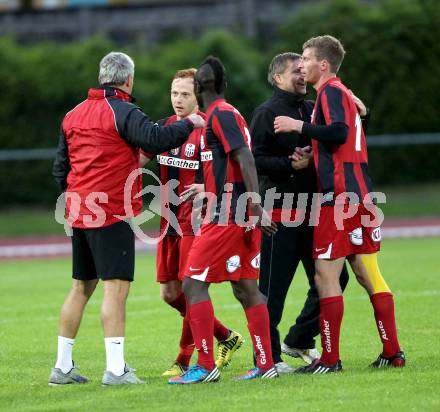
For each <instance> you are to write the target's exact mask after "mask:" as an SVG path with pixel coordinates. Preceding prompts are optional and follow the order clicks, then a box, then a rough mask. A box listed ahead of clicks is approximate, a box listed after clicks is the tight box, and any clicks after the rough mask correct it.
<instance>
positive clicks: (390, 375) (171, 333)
mask: <svg viewBox="0 0 440 412" xmlns="http://www.w3.org/2000/svg"><path fill="white" fill-rule="evenodd" d="M439 250H440V239H438V238H437V239H418V240H393V241H391V240H388V241H385V242H384V243H383V248H382V253H381V258H380V263H381V268H382V272H383V274H384V276H385V278H386V279H387V281H388V283H389V285H390V287H391V288H392V290H393V292H394V294H395V301H396V314H397V321H398V328H399V335H400V340H401V343H402V346H403V348H404V350H405V351H406V354H407V358H408V363H407V368H405V369H402V370H380V371H371V370H369V369H368V368H367V365H368V364H369V363H370V362H371V361H373V360H374V359H375V358H376V356H377V355H378V354H379V352H380V343H379V338H378V336H377V331H376V328H375V325H374V322H373V315H372V309H371V306H370V304H369V300H368V297H367V296H366V294H365V293H364V292H363V290H362V289H361V287H360V286H359V285H358V284H357V283H356V281H355V280H354V278H353V277H351V280H350V283H349V286H348V289H347V291H346V294H345V308H346V311H345V317H344V322H343V327H342V336H341V356H342V360H343V364H344V368H345V370H344V372H343V373H341V374H338V375H324V376H316V377H311V376H295V375H293V376H292V375H291V376H284V377H282V378H280V379H277V380H272V381H252V382H234V381H233V377H234V376H236V375H238V374H240V373H243V372H245V370H247V368H249V367H250V366H251V359H252V358H251V345H250V343H249V336H248V333H247V330H246V322H245V317H244V314H243V312H242V310H241V308H240V307H239V305H238V304H237V302H236V301H235V300H234V298H233V296H232V293H231V291H230V286H229V285H228V284H223V285H218V286H217V285H214V286H212V288H211V294H212V298H213V301H214V306H215V310H216V315H217V316H218V317H219V318H220V319H221V320H222V321H223V322H224V323H225V324H226V325H228V326H230V327H231V328H234V329H236V330H239V331H241V332H243V334H244V335H245V337H246V343H245V344H244V345H243V347H242V349H240V351H238V352H237V353H236V356H235V357H234V359H233V362H232V365H231V366H230V367H229V368H227V369H226V370H224V371H223V373H222V378H221V381H220V382H219V383H217V384H202V385H193V386H189V387H188V386H186V387H175V386H170V385H167V383H166V379H164V378H163V377H161V376H160V374H161V372H162V371H164V370H165V369H166V368H167V367H168V366H169V365H170V364H171V362H172V361H173V359H174V357H175V356H176V354H177V349H178V338H179V331H180V329H179V328H180V325H181V319H180V317H179V316H178V314H177V312H175V311H174V310H172V309H171V308H169V307H168V306H166V305H165V304H164V303H162V302H161V301H160V299H159V287H158V285H157V284H156V282H155V269H154V257H153V256H145V255H140V256H138V258H137V263H136V264H137V267H136V280H135V282H134V283H133V286H132V290H131V294H130V296H129V301H128V319H127V339H126V359H127V361H128V362H129V363H130V364H131V365H132V366H133V367H135V368H137V370H138V374H139V376H141V377H144V378H146V380H147V384H146V385H142V386H137V387H116V388H115V387H102V386H101V384H100V380H101V377H102V373H103V371H104V368H105V354H104V343H103V337H102V331H101V325H100V320H99V307H100V301H101V296H102V294H101V292H102V291H101V288H100V287H99V286H98V288H97V291H96V295H95V296H93V297H92V299H91V301H90V303H89V306H88V308H87V310H86V313H85V317H84V319H83V324H82V326H81V329H80V333H79V335H78V337H77V341H76V344H75V349H74V359H75V361H76V363H77V365H79V367H80V368H81V371H82V372H83V373H84V374H85V375H86V376H88V377H89V378H90V379H91V383H90V384H88V385H84V386H79V385H78V386H76V385H75V386H72V385H69V386H66V387H48V385H47V378H48V375H49V371H50V368H51V367H53V365H54V362H55V358H56V344H57V339H56V337H57V324H58V314H59V309H60V306H61V304H62V302H63V300H64V297H65V295H66V293H67V290H68V288H69V285H70V282H71V281H70V259H68V258H62V259H52V260H29V261H14V262H1V263H0V302H1V306H0V410H2V411H109V410H113V411H117V410H121V411H128V410H129V411H153V410H154V411H156V410H157V411H180V410H182V411H191V412H192V411H209V412H213V411H245V410H246V411H301V412H308V411H326V412H328V411H338V412H340V411H399V412H402V411H423V412H424V411H440V395H439V393H440V392H439V386H440V365H439V359H440V351H439V345H440V310H439V307H440V306H439V300H440V271H439V263H440V260H439V257H438V256H439ZM305 292H306V281H305V275H304V273H303V271H302V269H301V270H300V271H299V272H298V273H297V275H296V279H295V280H294V282H293V285H292V288H291V291H290V293H289V296H288V301H287V304H286V308H285V313H284V318H283V322H282V324H281V328H280V329H281V335H282V336H284V334H285V333H286V331H287V328H288V326H289V324H290V322H292V321H293V320H294V319H295V317H296V315H297V313H298V311H299V308H300V306H301V305H302V302H303V300H304V296H305ZM284 360H286V361H287V362H288V363H290V364H291V365H294V366H295V365H297V366H299V365H301V362H300V361H298V360H293V359H289V358H287V357H285V359H284Z"/></svg>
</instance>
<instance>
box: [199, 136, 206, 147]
mask: <svg viewBox="0 0 440 412" xmlns="http://www.w3.org/2000/svg"><path fill="white" fill-rule="evenodd" d="M204 148H205V138H204V137H203V135H201V136H200V149H201V150H203V149H204Z"/></svg>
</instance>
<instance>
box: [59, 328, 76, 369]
mask: <svg viewBox="0 0 440 412" xmlns="http://www.w3.org/2000/svg"><path fill="white" fill-rule="evenodd" d="M74 343H75V339H69V338H65V337H63V336H58V356H57V363H56V364H55V368H59V369H61V371H62V372H63V373H67V372H69V371H70V370H71V369H72V368H73V361H72V349H73V344H74Z"/></svg>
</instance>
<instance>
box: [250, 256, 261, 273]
mask: <svg viewBox="0 0 440 412" xmlns="http://www.w3.org/2000/svg"><path fill="white" fill-rule="evenodd" d="M251 266H252V267H253V268H254V269H260V254H258V255H257V256H255V257H254V258H253V259H252V260H251Z"/></svg>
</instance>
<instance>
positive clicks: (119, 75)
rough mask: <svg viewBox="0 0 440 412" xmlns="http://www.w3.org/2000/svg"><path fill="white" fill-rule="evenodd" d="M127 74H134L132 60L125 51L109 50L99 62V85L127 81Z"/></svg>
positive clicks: (117, 84) (119, 83)
mask: <svg viewBox="0 0 440 412" xmlns="http://www.w3.org/2000/svg"><path fill="white" fill-rule="evenodd" d="M128 76H132V77H133V76H134V62H133V60H132V58H131V57H130V56H127V55H126V54H125V53H120V52H111V53H109V54H107V55H106V56H104V57H103V58H102V60H101V62H100V63H99V76H98V82H99V84H100V85H101V86H102V85H104V84H111V85H114V86H121V85H122V84H124V83H125V82H126V81H127V79H128Z"/></svg>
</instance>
